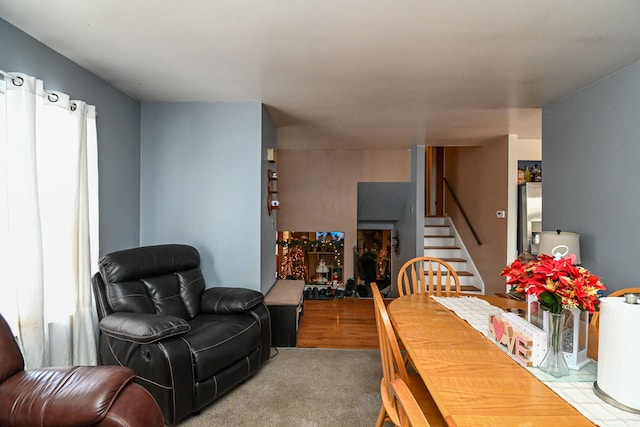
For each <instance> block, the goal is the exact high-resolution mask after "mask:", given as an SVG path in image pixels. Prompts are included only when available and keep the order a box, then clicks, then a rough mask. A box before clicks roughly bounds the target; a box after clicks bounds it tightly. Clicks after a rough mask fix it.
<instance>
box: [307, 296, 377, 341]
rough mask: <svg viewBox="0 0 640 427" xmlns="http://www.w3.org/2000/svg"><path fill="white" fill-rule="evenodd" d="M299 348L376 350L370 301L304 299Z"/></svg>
mask: <svg viewBox="0 0 640 427" xmlns="http://www.w3.org/2000/svg"><path fill="white" fill-rule="evenodd" d="M297 344H298V347H307V348H309V347H312V348H352V349H378V348H379V345H378V332H377V329H376V320H375V316H374V311H373V299H372V298H355V297H351V298H345V299H337V298H336V299H333V300H328V301H327V300H306V301H305V302H304V316H302V320H301V321H300V326H299V329H298V339H297Z"/></svg>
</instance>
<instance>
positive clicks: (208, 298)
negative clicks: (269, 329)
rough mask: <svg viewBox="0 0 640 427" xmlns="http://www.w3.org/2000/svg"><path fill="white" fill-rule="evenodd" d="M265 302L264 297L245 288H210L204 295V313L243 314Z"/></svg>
mask: <svg viewBox="0 0 640 427" xmlns="http://www.w3.org/2000/svg"><path fill="white" fill-rule="evenodd" d="M262 301H264V295H262V293H260V292H258V291H254V290H252V289H245V288H209V289H207V290H205V291H204V293H203V294H202V302H201V305H200V310H201V311H202V312H203V313H209V314H223V313H242V312H244V311H247V310H249V309H251V308H253V307H255V306H256V305H258V304H260V303H261V302H262Z"/></svg>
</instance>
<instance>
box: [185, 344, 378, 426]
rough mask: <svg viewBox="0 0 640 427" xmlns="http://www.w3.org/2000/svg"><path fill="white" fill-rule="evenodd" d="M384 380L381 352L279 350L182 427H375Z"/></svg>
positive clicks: (306, 349)
mask: <svg viewBox="0 0 640 427" xmlns="http://www.w3.org/2000/svg"><path fill="white" fill-rule="evenodd" d="M272 353H273V351H272ZM381 378H382V368H381V364H380V352H379V351H378V350H344V349H312V348H278V354H277V355H275V356H274V357H272V358H271V359H269V361H267V363H265V365H264V366H263V367H262V368H261V369H260V371H258V372H257V373H256V374H255V375H254V376H253V377H251V378H250V379H248V380H247V381H246V382H245V383H244V384H241V385H240V386H238V387H236V388H235V389H233V390H232V391H230V392H229V393H227V394H226V395H225V396H223V397H221V398H220V399H218V400H217V401H215V402H214V403H213V404H212V405H210V406H208V407H207V408H205V409H204V410H203V411H202V412H201V413H200V415H196V416H192V417H189V418H187V419H186V420H184V421H183V422H182V423H180V424H179V426H180V427H204V426H207V427H211V426H225V427H226V426H238V427H241V426H251V427H261V426H287V427H288V426H296V427H298V426H299V427H324V426H327V427H328V426H332V427H333V426H345V427H347V426H348V427H359V426H362V427H371V426H374V425H375V423H376V419H377V417H378V411H379V410H380V405H381V404H382V402H381V400H380V379H381Z"/></svg>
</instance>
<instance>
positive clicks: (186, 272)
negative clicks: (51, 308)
mask: <svg viewBox="0 0 640 427" xmlns="http://www.w3.org/2000/svg"><path fill="white" fill-rule="evenodd" d="M99 264H100V272H99V273H96V274H95V275H94V277H93V283H92V285H93V291H94V296H95V298H96V305H97V310H98V318H99V320H100V346H99V347H100V362H101V363H102V364H105V365H121V366H126V367H129V368H131V369H133V371H134V372H135V374H136V382H138V383H139V384H141V385H142V386H143V387H145V388H146V389H147V390H149V392H151V394H152V395H153V397H154V398H155V399H156V401H157V402H158V404H159V405H160V408H161V409H162V413H163V416H164V419H165V422H166V423H167V424H175V423H176V422H178V421H180V420H182V419H183V418H185V417H187V416H188V415H190V414H192V413H197V412H198V411H200V410H201V409H202V408H204V407H205V406H206V405H208V404H210V403H211V402H213V401H214V400H216V399H218V398H219V397H220V396H222V395H223V394H224V393H226V392H227V391H229V390H231V389H232V388H233V387H235V386H236V385H238V384H239V383H241V382H243V381H244V380H246V379H247V378H249V377H250V376H252V375H253V374H254V373H255V372H256V371H257V370H258V369H259V368H260V366H261V365H262V364H263V363H264V362H265V361H266V360H267V359H268V358H269V351H270V346H271V322H270V318H269V312H268V311H267V308H266V306H265V305H264V303H263V294H262V293H260V292H257V291H254V290H250V289H243V288H224V287H218V288H210V289H206V290H205V282H204V279H203V277H202V273H201V271H200V255H199V253H198V251H197V250H196V249H195V248H193V247H191V246H187V245H177V244H170V245H158V246H147V247H141V248H134V249H128V250H123V251H118V252H114V253H111V254H107V255H105V256H103V257H102V258H101V259H100V263H99Z"/></svg>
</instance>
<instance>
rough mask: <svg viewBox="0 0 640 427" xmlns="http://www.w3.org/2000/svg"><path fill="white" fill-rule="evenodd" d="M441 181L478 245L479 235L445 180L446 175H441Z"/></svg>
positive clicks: (479, 243) (480, 243) (479, 242)
mask: <svg viewBox="0 0 640 427" xmlns="http://www.w3.org/2000/svg"><path fill="white" fill-rule="evenodd" d="M442 182H444V185H445V187H446V188H447V189H448V190H449V193H450V194H451V198H452V199H453V201H454V202H455V203H456V205H458V209H460V213H461V214H462V218H464V220H465V222H466V223H467V225H468V226H469V229H470V230H471V234H473V237H475V239H476V242H478V245H482V242H481V241H480V237H478V233H477V232H476V230H475V228H473V225H471V221H469V217H468V216H467V213H466V212H465V211H464V208H463V207H462V205H461V204H460V201H459V200H458V197H456V193H455V191H453V188H452V187H451V184H449V181H447V178H446V177H442Z"/></svg>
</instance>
